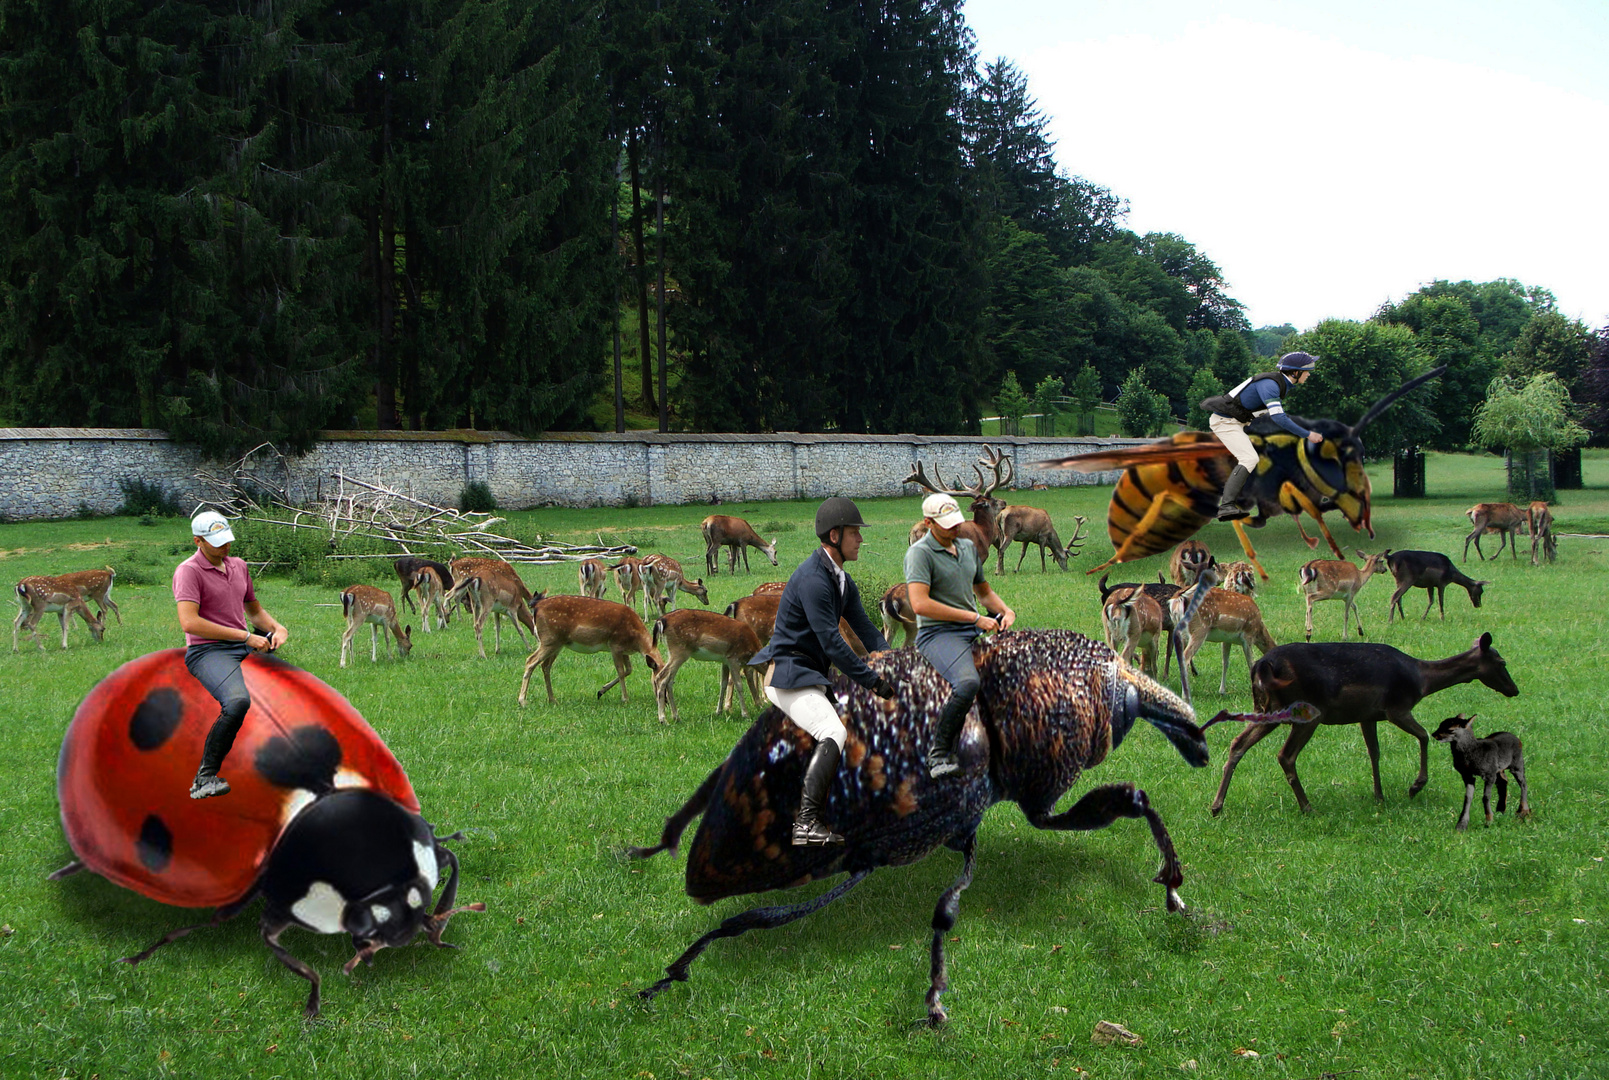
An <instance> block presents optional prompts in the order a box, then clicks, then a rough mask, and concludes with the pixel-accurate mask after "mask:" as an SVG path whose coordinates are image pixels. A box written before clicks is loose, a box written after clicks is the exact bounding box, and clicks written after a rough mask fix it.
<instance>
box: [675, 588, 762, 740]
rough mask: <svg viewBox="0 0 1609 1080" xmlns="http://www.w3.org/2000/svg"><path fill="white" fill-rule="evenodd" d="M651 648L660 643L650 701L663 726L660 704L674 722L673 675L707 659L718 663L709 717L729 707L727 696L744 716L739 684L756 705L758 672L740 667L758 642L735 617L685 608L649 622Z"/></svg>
mask: <svg viewBox="0 0 1609 1080" xmlns="http://www.w3.org/2000/svg"><path fill="white" fill-rule="evenodd" d="M652 640H653V644H654V647H655V648H658V647H659V643H660V642H661V641H664V643H665V666H664V667H662V668H660V669H659V672H658V674H656V675H655V676H654V698H655V700H656V701H658V703H659V722H660V723H661V724H663V723H664V722H665V706H666V705H667V704H668V705H669V706H670V714H671V717H672V718H673V719H675V720H677V721H680V720H681V718H682V716H681V712H680V710H678V709H677V707H676V672H677V671H679V670H680V669H681V666H682V665H683V664H685V663H687V661H689V660H708V661H711V662H713V663H717V664H720V665H721V688H720V692H719V693H718V694H717V695H716V698H715V714H716V715H717V716H719V715H720V714H721V713H723V712H725V711H726V710H727V709H728V708H730V707H731V704H732V702H731V698H734V697H735V698H737V707H738V712H739V713H741V714H742V716H743V719H745V720H747V719H748V718H749V710H748V709H747V708H746V707H745V706H744V704H743V691H742V689H741V688H742V686H743V684H744V683H747V684H748V688H749V695H750V696H751V697H752V698H753V699H754V708H755V709H756V711H758V710H759V709H760V708H762V706H761V704H760V673H759V671H757V670H755V669H754V668H751V667H748V666H746V665H747V664H748V662H749V658H750V657H751V656H753V655H754V654H755V653H757V652H759V651H760V638H759V636H758V635H757V634H755V632H754V629H753V628H752V627H751V626H749V625H748V624H747V623H745V622H742V621H741V620H738V619H733V618H728V617H727V616H725V615H717V614H716V613H715V612H713V611H699V610H697V609H696V608H689V609H686V610H683V611H672V612H670V613H669V614H668V615H661V616H660V617H659V618H657V619H655V620H654V633H653V639H652Z"/></svg>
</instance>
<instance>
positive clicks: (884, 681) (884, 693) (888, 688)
mask: <svg viewBox="0 0 1609 1080" xmlns="http://www.w3.org/2000/svg"><path fill="white" fill-rule="evenodd" d="M872 693H874V694H876V695H877V696H878V697H880V698H887V699H889V700H890V701H892V700H893V699H894V698H895V697H897V696H898V695H899V688H898V687H897V686H895V685H894V684H893V683H892V682H889V680H888V676H886V675H879V676H877V681H876V682H875V683H873V684H872Z"/></svg>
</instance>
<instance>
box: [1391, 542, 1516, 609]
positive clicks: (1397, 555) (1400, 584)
mask: <svg viewBox="0 0 1609 1080" xmlns="http://www.w3.org/2000/svg"><path fill="white" fill-rule="evenodd" d="M1383 554H1384V555H1385V557H1386V565H1387V566H1389V567H1391V576H1392V577H1394V578H1396V579H1397V590H1396V592H1394V593H1392V594H1391V603H1390V605H1389V606H1387V607H1386V624H1387V625H1390V623H1391V620H1392V619H1394V618H1395V617H1396V616H1397V615H1399V614H1400V615H1401V616H1402V617H1403V618H1404V619H1406V618H1407V617H1408V613H1407V612H1405V611H1403V610H1402V597H1403V594H1404V593H1406V592H1407V591H1408V590H1409V589H1423V590H1425V596H1426V599H1425V613H1424V614H1423V615H1421V616H1419V618H1420V620H1421V621H1422V620H1424V619H1425V618H1427V617H1428V616H1429V615H1430V605H1431V604H1439V605H1440V606H1441V617H1442V618H1443V619H1445V618H1447V586H1449V585H1462V586H1463V587H1464V589H1465V591H1467V592H1468V593H1469V602H1470V603H1472V604H1474V605H1475V606H1476V607H1480V606H1481V595H1482V594H1483V593H1484V592H1485V591H1486V586H1488V585H1490V584H1491V582H1489V581H1476V580H1475V579H1474V578H1471V577H1469V576H1468V575H1466V574H1465V573H1464V572H1463V571H1462V570H1459V569H1458V567H1456V566H1454V565H1453V561H1452V560H1451V559H1449V558H1448V557H1447V556H1445V555H1443V554H1442V553H1441V552H1439V551H1390V550H1387V551H1385V552H1384V553H1383Z"/></svg>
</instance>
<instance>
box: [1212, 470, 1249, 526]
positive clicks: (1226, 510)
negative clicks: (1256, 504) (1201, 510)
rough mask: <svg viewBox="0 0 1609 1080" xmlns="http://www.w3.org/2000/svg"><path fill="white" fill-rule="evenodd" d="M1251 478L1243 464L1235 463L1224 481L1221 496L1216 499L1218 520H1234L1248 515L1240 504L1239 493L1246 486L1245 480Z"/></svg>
mask: <svg viewBox="0 0 1609 1080" xmlns="http://www.w3.org/2000/svg"><path fill="white" fill-rule="evenodd" d="M1250 479H1251V471H1250V470H1248V469H1247V468H1246V466H1244V465H1236V466H1235V470H1234V472H1232V473H1230V474H1229V479H1228V480H1226V481H1224V493H1223V497H1222V498H1220V499H1219V500H1218V520H1219V521H1234V520H1235V519H1237V518H1243V517H1249V516H1250V515H1249V514H1248V513H1247V512H1246V511H1245V510H1244V509H1242V508H1241V506H1240V493H1241V491H1242V490H1244V489H1245V487H1246V481H1247V480H1250Z"/></svg>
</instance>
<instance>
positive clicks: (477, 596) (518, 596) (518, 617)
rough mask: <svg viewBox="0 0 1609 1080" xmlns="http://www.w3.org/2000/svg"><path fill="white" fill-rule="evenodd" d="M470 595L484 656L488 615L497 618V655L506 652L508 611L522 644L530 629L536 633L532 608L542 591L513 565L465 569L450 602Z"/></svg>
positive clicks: (477, 640) (477, 645) (494, 629)
mask: <svg viewBox="0 0 1609 1080" xmlns="http://www.w3.org/2000/svg"><path fill="white" fill-rule="evenodd" d="M503 565H505V566H506V565H507V564H506V563H505V564H503ZM466 595H467V596H469V597H470V598H471V603H470V607H471V609H472V610H473V611H474V612H475V648H476V649H477V650H478V651H479V652H480V658H481V659H482V660H484V659H486V643H485V640H484V638H483V637H482V636H481V635H482V632H483V631H484V630H485V627H486V619H487V617H488V616H491V617H492V618H493V620H494V621H493V623H492V633H493V638H494V642H495V645H494V647H493V649H492V655H494V656H498V655H501V654H502V652H503V616H505V615H507V616H508V617H509V619H510V621H512V622H513V624H514V632H515V633H516V634H517V635H519V639H520V644H521V645H524V644H525V630H526V629H529V630H530V631H531V634H532V636H535V634H536V617H535V616H534V615H533V614H532V612H531V605H532V604H533V603H536V602H538V601H540V600H541V599H542V594H541V593H532V592H531V591H530V589H529V588H528V587H527V586H526V584H525V582H524V581H522V580H520V576H519V575H518V574H516V573H514V572H513V567H509V569H508V570H507V571H504V570H501V569H499V568H498V567H497V566H496V565H493V566H484V567H481V568H480V569H479V570H478V572H469V571H467V570H466V571H464V572H462V576H461V577H460V579H459V582H458V584H456V585H454V586H453V589H452V592H450V593H448V594H447V605H448V606H449V607H451V606H452V605H453V604H454V603H456V602H458V600H459V599H461V598H462V597H464V596H466ZM522 627H523V628H524V629H522Z"/></svg>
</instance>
